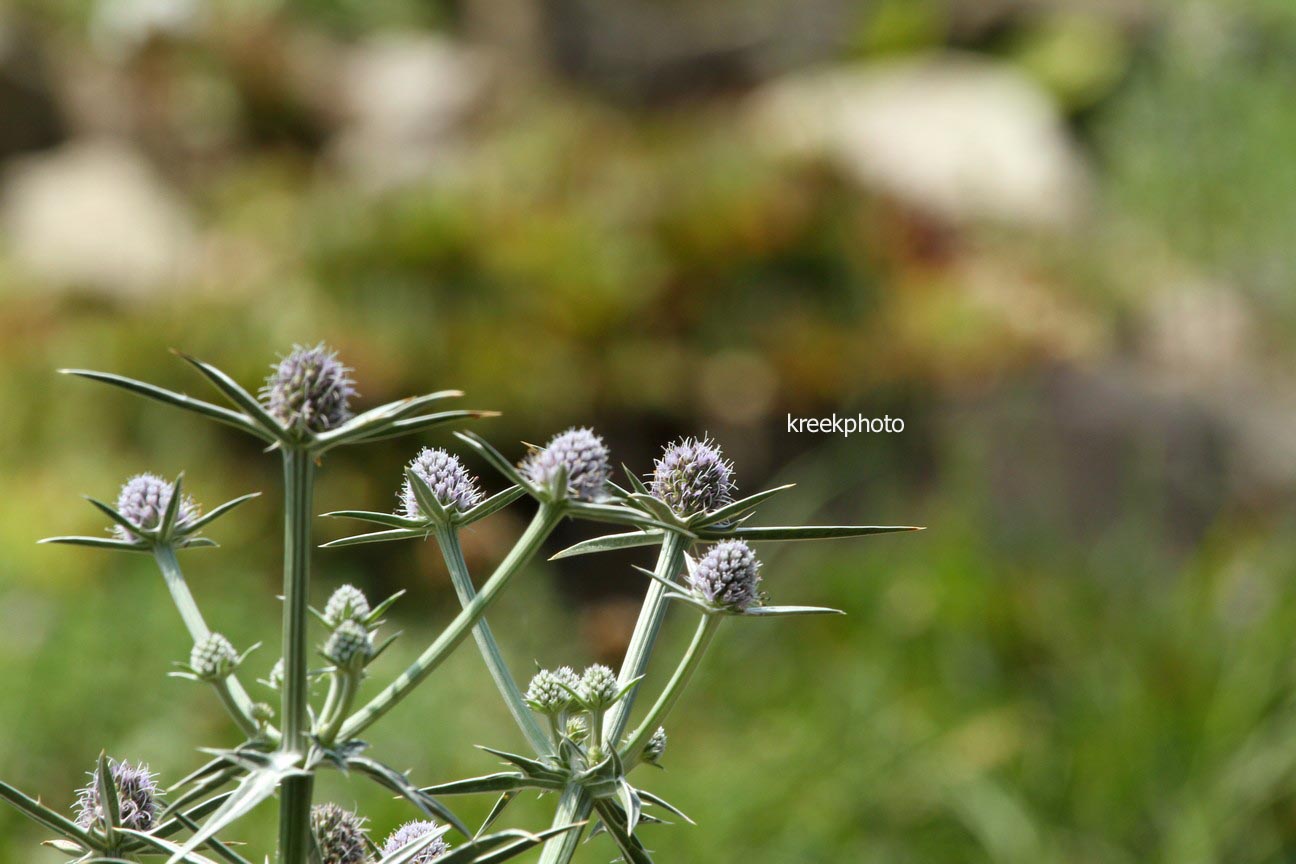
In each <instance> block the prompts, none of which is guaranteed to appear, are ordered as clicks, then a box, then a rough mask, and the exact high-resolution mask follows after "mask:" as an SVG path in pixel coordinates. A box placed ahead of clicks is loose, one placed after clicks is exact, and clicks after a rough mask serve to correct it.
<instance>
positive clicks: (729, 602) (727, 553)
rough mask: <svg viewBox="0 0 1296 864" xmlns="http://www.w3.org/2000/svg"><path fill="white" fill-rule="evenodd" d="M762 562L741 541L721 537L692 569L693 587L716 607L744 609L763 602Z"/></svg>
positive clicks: (691, 586)
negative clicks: (761, 591)
mask: <svg viewBox="0 0 1296 864" xmlns="http://www.w3.org/2000/svg"><path fill="white" fill-rule="evenodd" d="M760 567H761V563H760V561H758V560H757V559H756V554H755V553H754V552H752V550H751V547H750V546H748V545H747V544H746V543H744V542H743V541H741V540H721V541H720V542H719V543H717V544H715V545H714V546H712V547H711V548H710V549H708V550H707V552H706V554H705V555H703V556H702V558H701V559H700V560H699V561H698V562H697V564H696V565H694V567H693V568H692V569H691V570H690V571H689V573H688V576H687V581H688V584H689V587H690V588H692V589H693V592H694V593H695V594H697V595H698V596H700V597H702V598H703V599H705V600H706V601H707V602H708V603H710V604H712V605H713V606H718V607H721V608H724V609H729V610H731V611H734V612H742V611H744V610H745V609H747V608H748V607H749V606H752V605H754V604H755V603H757V602H759V601H760V594H759V593H758V592H757V590H756V589H757V586H758V585H759V584H760V578H761V577H760Z"/></svg>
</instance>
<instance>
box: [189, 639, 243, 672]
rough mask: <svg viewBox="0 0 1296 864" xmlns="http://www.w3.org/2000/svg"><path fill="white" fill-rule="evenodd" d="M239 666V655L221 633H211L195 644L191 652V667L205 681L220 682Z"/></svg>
mask: <svg viewBox="0 0 1296 864" xmlns="http://www.w3.org/2000/svg"><path fill="white" fill-rule="evenodd" d="M237 666H238V654H237V653H235V651H234V646H233V645H231V644H230V641H229V640H228V639H226V638H225V637H224V636H222V635H221V634H219V633H209V634H207V636H205V637H204V638H203V639H201V640H199V641H198V642H195V643H194V646H193V650H192V651H190V652H189V667H190V668H191V669H193V672H194V674H195V675H197V676H198V677H199V678H201V679H203V680H204V681H219V680H221V679H222V678H225V677H227V676H228V675H229V674H230V673H231V672H233V671H234V669H235V667H237Z"/></svg>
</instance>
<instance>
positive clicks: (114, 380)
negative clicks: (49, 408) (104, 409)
mask: <svg viewBox="0 0 1296 864" xmlns="http://www.w3.org/2000/svg"><path fill="white" fill-rule="evenodd" d="M58 371H59V372H60V373H62V374H64V375H75V376H77V377H78V378H87V379H89V380H91V381H99V382H102V383H104V384H111V385H112V386H114V387H121V388H122V389H124V390H129V391H131V392H132V393H137V394H139V395H140V396H145V397H148V398H149V399H155V400H157V401H158V402H163V403H165V404H167V405H174V406H176V407H177V408H183V409H185V410H186V411H193V412H195V413H197V414H202V415H203V416H204V417H208V418H210V419H212V420H216V421H219V422H221V423H225V424H227V425H229V426H233V427H235V428H237V429H241V430H243V431H244V432H248V433H251V434H252V435H255V436H256V437H258V438H260V439H261V440H263V441H266V442H267V443H272V444H273V443H275V442H276V441H277V439H276V438H275V437H273V436H271V435H269V434H268V433H266V432H265V431H264V430H263V429H261V428H260V427H258V426H257V425H256V424H255V423H253V422H252V421H251V420H250V419H249V418H247V417H245V416H243V415H242V414H239V413H238V412H236V411H231V410H229V409H228V408H222V407H220V406H219V405H213V404H211V403H210V402H204V401H203V400H201V399H194V398H193V397H191V396H185V395H184V394H182V393H176V392H173V391H171V390H166V389H164V388H162V387H156V386H154V385H152V384H145V383H144V382H143V381H136V380H135V379H134V378H126V377H125V376H122V375H114V374H112V373H110V372H95V371H93V370H90V369H60V370H58Z"/></svg>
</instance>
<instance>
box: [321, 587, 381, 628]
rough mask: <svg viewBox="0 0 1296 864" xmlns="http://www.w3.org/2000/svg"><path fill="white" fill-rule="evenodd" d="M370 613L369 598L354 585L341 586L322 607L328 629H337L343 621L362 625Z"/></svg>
mask: <svg viewBox="0 0 1296 864" xmlns="http://www.w3.org/2000/svg"><path fill="white" fill-rule="evenodd" d="M371 611H372V610H371V609H370V607H369V598H368V597H366V596H365V595H364V592H363V591H361V590H360V589H359V588H357V587H355V586H354V585H343V586H342V587H340V588H338V589H337V590H336V591H334V592H333V593H332V594H331V595H330V596H329V599H328V603H327V604H326V605H325V606H324V621H325V622H326V623H327V624H328V625H329V626H330V627H337V626H338V625H340V624H341V623H342V622H343V621H356V622H359V623H361V624H363V623H365V622H366V620H367V619H368V618H369V613H370V612H371Z"/></svg>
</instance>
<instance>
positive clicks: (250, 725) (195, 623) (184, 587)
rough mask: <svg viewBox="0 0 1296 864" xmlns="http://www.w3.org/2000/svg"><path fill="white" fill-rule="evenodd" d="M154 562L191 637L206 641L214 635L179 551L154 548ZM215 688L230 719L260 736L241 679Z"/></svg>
mask: <svg viewBox="0 0 1296 864" xmlns="http://www.w3.org/2000/svg"><path fill="white" fill-rule="evenodd" d="M153 559H154V560H155V561H157V565H158V569H159V570H161V571H162V579H163V581H165V582H166V586H167V590H168V591H170V592H171V600H172V601H173V602H174V603H175V607H176V611H178V612H179V613H180V618H181V619H182V620H183V621H184V624H185V628H186V629H187V630H188V631H189V636H190V638H192V639H193V641H194V643H195V644H196V643H198V642H201V641H202V640H204V639H206V638H207V637H208V636H209V635H211V629H210V628H209V627H208V626H207V622H206V621H205V620H204V619H203V614H202V612H201V611H200V610H199V609H198V603H197V602H196V601H195V600H194V596H193V593H192V592H190V590H189V583H188V582H186V581H185V578H184V572H183V571H181V569H180V562H179V561H178V560H177V559H176V554H175V549H174V548H172V547H171V546H168V545H160V546H154V547H153ZM212 686H213V687H215V688H216V693H217V695H218V696H219V697H220V700H221V704H222V705H224V706H225V708H226V710H227V711H229V715H230V717H231V718H233V720H234V722H235V723H237V724H238V727H239V729H241V730H242V731H243V734H244V735H247V736H248V737H249V738H253V737H256V735H257V734H258V730H257V723H256V721H255V720H253V719H252V697H251V696H249V695H248V692H247V690H245V689H243V685H242V684H240V683H239V680H238V678H236V677H235V676H234V675H233V674H231V675H229V676H228V677H226V678H223V679H221V680H220V681H214V682H212ZM266 731H267V734H269V735H271V737H272V738H273V737H274V736H276V735H277V734H278V733H276V732H274V731H273V730H271V729H269V728H267V730H266Z"/></svg>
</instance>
